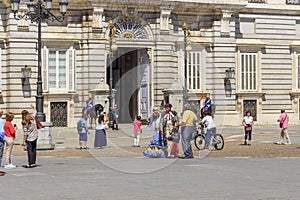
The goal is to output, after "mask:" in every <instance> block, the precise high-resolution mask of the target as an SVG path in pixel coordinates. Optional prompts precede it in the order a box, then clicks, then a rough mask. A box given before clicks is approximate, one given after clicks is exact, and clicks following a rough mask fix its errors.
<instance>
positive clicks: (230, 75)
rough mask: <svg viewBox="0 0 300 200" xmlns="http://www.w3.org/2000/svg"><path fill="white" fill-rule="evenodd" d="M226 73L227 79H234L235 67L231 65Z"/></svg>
mask: <svg viewBox="0 0 300 200" xmlns="http://www.w3.org/2000/svg"><path fill="white" fill-rule="evenodd" d="M225 74H226V78H227V79H234V69H231V67H229V69H226V70H225Z"/></svg>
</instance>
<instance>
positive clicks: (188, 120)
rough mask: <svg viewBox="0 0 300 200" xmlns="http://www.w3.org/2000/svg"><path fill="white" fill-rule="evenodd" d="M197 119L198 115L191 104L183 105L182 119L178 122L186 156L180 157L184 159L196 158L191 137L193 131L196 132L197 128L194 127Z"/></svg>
mask: <svg viewBox="0 0 300 200" xmlns="http://www.w3.org/2000/svg"><path fill="white" fill-rule="evenodd" d="M195 120H197V116H196V114H195V113H194V112H193V111H192V107H191V105H190V104H185V105H184V106H183V114H182V120H181V122H180V123H179V124H178V126H181V135H182V139H181V144H182V149H183V152H184V156H183V157H179V158H182V159H188V158H194V156H193V150H192V147H191V139H192V135H193V132H195V130H196V129H195V128H194V121H195Z"/></svg>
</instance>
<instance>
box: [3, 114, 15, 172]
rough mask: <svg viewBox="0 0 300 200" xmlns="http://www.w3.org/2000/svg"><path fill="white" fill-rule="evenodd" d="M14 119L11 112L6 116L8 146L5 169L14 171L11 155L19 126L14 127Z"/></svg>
mask: <svg viewBox="0 0 300 200" xmlns="http://www.w3.org/2000/svg"><path fill="white" fill-rule="evenodd" d="M13 119H14V114H13V113H12V112H9V113H7V114H6V121H5V124H4V133H5V145H6V157H5V165H4V168H7V169H13V168H16V166H15V165H14V164H12V162H11V153H12V149H13V146H14V140H15V138H16V130H17V126H16V125H15V126H13V124H12V123H11V121H12V120H13Z"/></svg>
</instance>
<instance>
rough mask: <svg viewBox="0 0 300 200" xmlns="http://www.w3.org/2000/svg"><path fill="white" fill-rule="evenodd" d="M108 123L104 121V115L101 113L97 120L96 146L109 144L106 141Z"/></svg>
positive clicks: (100, 146)
mask: <svg viewBox="0 0 300 200" xmlns="http://www.w3.org/2000/svg"><path fill="white" fill-rule="evenodd" d="M105 128H106V123H105V121H104V115H103V114H101V115H99V117H98V119H97V120H96V133H95V142H94V147H95V148H102V147H103V146H106V145H107V141H106V131H105Z"/></svg>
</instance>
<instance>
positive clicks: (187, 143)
mask: <svg viewBox="0 0 300 200" xmlns="http://www.w3.org/2000/svg"><path fill="white" fill-rule="evenodd" d="M193 132H194V129H193V127H191V126H185V127H182V128H181V135H182V138H181V144H182V149H183V152H184V155H185V156H186V157H193V150H192V146H191V139H192V135H193Z"/></svg>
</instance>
